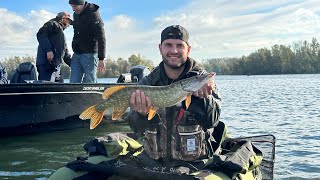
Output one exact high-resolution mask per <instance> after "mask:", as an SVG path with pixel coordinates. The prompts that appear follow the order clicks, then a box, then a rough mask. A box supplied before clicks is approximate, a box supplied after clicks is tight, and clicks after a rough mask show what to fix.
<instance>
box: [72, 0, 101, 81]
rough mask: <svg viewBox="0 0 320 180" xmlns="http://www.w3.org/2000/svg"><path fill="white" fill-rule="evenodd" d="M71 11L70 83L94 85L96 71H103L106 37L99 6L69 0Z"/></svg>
mask: <svg viewBox="0 0 320 180" xmlns="http://www.w3.org/2000/svg"><path fill="white" fill-rule="evenodd" d="M69 4H70V6H71V8H72V10H73V12H74V13H73V19H74V21H73V29H74V36H73V40H72V49H73V52H74V54H73V56H72V60H71V66H70V67H71V75H70V83H96V82H97V70H98V71H100V72H103V71H104V70H105V63H104V59H105V57H106V36H105V30H104V23H103V21H102V19H101V16H100V13H99V6H98V5H96V4H93V3H88V2H86V1H84V0H69Z"/></svg>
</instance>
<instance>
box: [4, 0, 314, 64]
mask: <svg viewBox="0 0 320 180" xmlns="http://www.w3.org/2000/svg"><path fill="white" fill-rule="evenodd" d="M319 12H320V5H319V3H318V1H316V0H309V1H301V0H270V1H256V0H233V1H229V0H193V1H192V2H191V3H190V4H185V5H184V6H181V7H180V8H179V9H168V10H165V11H163V12H162V13H161V14H159V16H157V17H154V19H153V21H152V22H145V19H138V18H135V17H130V16H128V15H126V14H118V15H116V16H114V17H111V19H110V20H104V22H105V29H106V35H107V55H109V56H111V57H112V58H114V59H116V58H119V57H122V58H128V57H129V56H130V55H132V54H137V53H140V54H141V55H142V56H145V57H146V58H148V59H151V60H153V61H154V62H156V63H158V62H159V61H160V59H161V57H160V55H159V51H158V43H159V41H160V33H161V30H162V29H163V28H165V27H166V26H168V25H172V24H180V25H182V26H184V27H186V28H187V29H188V31H189V33H190V44H191V46H192V50H191V57H194V58H195V59H198V60H200V59H207V58H212V57H233V56H242V55H247V54H249V53H251V52H253V51H255V50H257V49H259V48H263V47H267V48H270V47H271V46H272V45H274V44H291V43H292V42H293V41H298V40H307V41H311V38H312V37H316V38H319V32H320V17H319ZM142 13H143V12H142ZM53 16H54V14H52V13H50V12H47V11H31V12H30V13H28V15H26V16H20V15H17V14H15V13H14V12H9V11H8V10H6V9H0V18H1V19H2V21H0V26H1V27H2V28H1V29H0V33H1V34H6V36H0V42H1V44H0V46H1V48H0V57H1V56H2V57H3V56H8V54H10V52H11V54H13V53H20V54H22V55H23V54H26V53H34V54H35V53H36V47H37V42H36V38H35V34H36V32H37V30H38V29H39V28H40V27H41V26H42V24H43V23H44V22H45V21H46V20H48V19H50V17H53ZM146 16H148V15H147V14H146ZM65 34H66V37H67V41H68V45H69V47H70V45H71V40H72V36H73V32H72V28H68V29H67V30H66V31H65Z"/></svg>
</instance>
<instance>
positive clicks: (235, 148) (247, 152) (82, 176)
mask: <svg viewBox="0 0 320 180" xmlns="http://www.w3.org/2000/svg"><path fill="white" fill-rule="evenodd" d="M275 140H276V139H275V137H274V136H273V135H257V136H250V137H238V138H226V139H225V140H224V141H223V143H222V144H221V150H222V151H221V152H220V153H218V154H217V155H213V161H212V162H210V163H208V164H207V165H205V166H202V167H195V166H192V165H191V164H190V163H189V162H186V161H185V162H183V163H182V162H181V161H180V162H178V164H175V163H174V161H172V163H168V162H167V163H166V164H171V165H164V164H162V163H159V162H158V161H154V160H150V158H149V157H148V156H147V155H146V154H145V153H144V151H143V145H142V144H143V141H142V142H138V141H136V140H134V139H132V138H130V137H128V136H126V135H122V134H121V133H109V134H107V135H105V136H104V137H97V138H96V139H94V140H92V141H89V142H87V143H86V144H85V145H84V149H85V151H86V153H87V155H88V156H85V157H77V160H75V161H72V162H70V163H68V164H67V165H66V166H65V167H62V168H60V169H58V170H57V171H56V172H54V173H53V174H52V175H51V176H50V178H49V180H60V179H65V180H69V179H70V180H71V179H74V180H88V179H112V180H119V179H120V180H129V179H130V180H131V179H134V180H149V179H153V180H162V179H165V180H169V179H172V180H186V179H190V180H196V179H204V180H243V179H244V180H272V179H273V178H274V176H273V174H274V173H273V169H274V160H275ZM170 162H171V161H170ZM176 165H177V166H176ZM182 167H183V168H182Z"/></svg>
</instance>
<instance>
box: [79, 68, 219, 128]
mask: <svg viewBox="0 0 320 180" xmlns="http://www.w3.org/2000/svg"><path fill="white" fill-rule="evenodd" d="M214 75H215V73H208V74H201V75H197V76H193V77H190V78H186V79H183V80H180V81H177V82H175V83H172V84H170V85H167V86H146V85H129V86H125V85H119V86H113V87H110V88H108V89H106V90H105V91H104V93H103V95H102V98H103V99H105V101H103V102H101V103H98V104H96V105H94V106H91V107H89V108H88V109H86V110H85V111H83V112H82V113H81V114H80V116H79V117H80V119H82V120H85V119H91V121H90V129H94V128H95V127H97V126H98V125H99V123H100V122H101V120H102V118H103V116H104V113H105V111H106V110H107V109H108V108H113V109H112V120H117V119H119V118H120V117H121V116H122V115H123V114H124V113H125V111H126V110H127V108H128V107H129V106H130V96H131V94H132V93H133V92H134V91H136V90H137V89H139V90H141V91H143V92H144V93H145V95H146V96H148V97H149V99H150V101H151V103H152V107H151V108H150V110H149V113H148V120H151V119H152V118H153V117H154V116H155V114H156V110H157V108H163V107H171V106H174V105H176V104H178V103H180V102H182V101H183V100H186V101H185V103H186V108H188V107H189V105H190V104H191V95H192V94H193V93H194V92H195V91H197V90H199V89H200V88H201V87H202V86H204V85H205V84H206V83H207V82H208V81H210V80H213V77H214Z"/></svg>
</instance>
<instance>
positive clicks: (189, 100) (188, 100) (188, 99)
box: [185, 95, 191, 109]
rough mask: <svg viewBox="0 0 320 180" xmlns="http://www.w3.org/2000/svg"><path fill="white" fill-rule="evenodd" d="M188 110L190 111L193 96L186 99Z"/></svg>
mask: <svg viewBox="0 0 320 180" xmlns="http://www.w3.org/2000/svg"><path fill="white" fill-rule="evenodd" d="M185 102H186V109H188V108H189V106H190V104H191V95H188V96H187V99H186V101H185Z"/></svg>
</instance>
